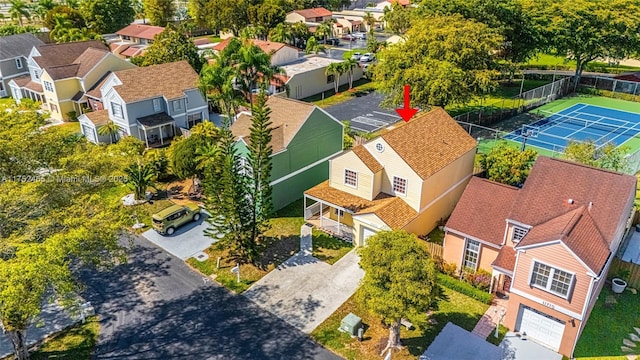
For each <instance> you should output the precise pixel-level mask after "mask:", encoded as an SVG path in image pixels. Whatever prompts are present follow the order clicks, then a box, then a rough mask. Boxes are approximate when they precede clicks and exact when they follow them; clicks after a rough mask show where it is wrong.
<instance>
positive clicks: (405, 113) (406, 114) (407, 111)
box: [396, 85, 418, 122]
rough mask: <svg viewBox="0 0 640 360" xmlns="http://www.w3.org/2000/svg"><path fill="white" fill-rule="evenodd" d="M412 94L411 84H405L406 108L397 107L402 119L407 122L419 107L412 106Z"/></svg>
mask: <svg viewBox="0 0 640 360" xmlns="http://www.w3.org/2000/svg"><path fill="white" fill-rule="evenodd" d="M410 96H411V91H410V89H409V85H405V86H404V108H397V109H396V112H397V113H398V115H400V117H402V120H404V121H405V122H407V121H409V120H410V119H411V117H412V116H413V115H415V114H416V113H417V112H418V109H413V108H411V99H409V97H410Z"/></svg>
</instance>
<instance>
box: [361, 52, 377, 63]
mask: <svg viewBox="0 0 640 360" xmlns="http://www.w3.org/2000/svg"><path fill="white" fill-rule="evenodd" d="M375 57H376V56H375V55H374V54H372V53H366V54H364V55H362V56H361V57H360V61H361V62H371V61H373V59H375Z"/></svg>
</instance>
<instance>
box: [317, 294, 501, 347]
mask: <svg viewBox="0 0 640 360" xmlns="http://www.w3.org/2000/svg"><path fill="white" fill-rule="evenodd" d="M356 298H357V293H356V295H354V296H352V297H351V298H350V299H349V300H347V301H346V302H345V303H344V304H342V306H340V308H338V310H336V311H335V312H334V313H333V314H332V315H331V316H330V317H329V318H328V319H327V320H325V321H324V322H323V323H322V324H320V326H318V327H317V328H316V329H315V330H314V331H313V332H312V333H311V337H312V338H313V339H315V340H316V341H317V342H319V343H320V344H322V345H324V346H326V347H327V348H329V349H331V350H332V351H334V352H336V353H338V354H339V355H341V356H344V357H345V358H347V359H379V358H380V356H379V354H380V351H381V350H382V349H383V348H384V345H385V344H386V339H387V337H388V336H389V330H387V329H386V328H384V327H383V326H382V324H381V323H380V318H379V317H378V316H375V315H372V314H370V313H368V312H367V311H366V310H365V309H364V308H363V307H362V305H361V304H360V303H358V302H357V300H356ZM488 308H489V306H488V305H485V304H483V303H481V302H479V301H476V300H474V299H471V298H470V297H468V296H465V295H462V294H460V293H458V292H455V291H453V290H450V289H447V288H442V291H441V293H440V296H439V298H438V299H437V302H436V306H435V308H434V309H433V314H432V315H431V317H430V319H431V320H432V322H433V323H432V324H428V325H425V326H424V328H421V329H417V328H415V327H414V328H412V329H411V330H407V329H406V328H404V327H402V329H401V333H400V335H401V338H402V343H403V344H404V345H405V348H404V349H402V350H401V351H398V352H394V353H393V359H394V360H397V359H416V358H417V357H418V356H420V355H422V353H423V352H424V351H425V350H426V349H427V347H428V346H429V345H430V344H431V342H432V341H433V340H434V339H435V337H436V335H438V333H440V331H441V330H442V329H443V328H444V326H445V325H446V324H447V322H452V323H454V324H456V325H458V326H460V327H462V328H464V329H466V330H469V331H471V330H473V328H474V327H475V326H476V324H477V323H478V321H479V320H480V318H481V317H482V315H483V314H484V312H485V311H487V309H488ZM350 312H351V313H354V314H356V315H357V316H360V317H361V318H362V322H363V323H364V326H365V332H364V341H362V342H359V341H358V340H357V339H352V338H351V337H350V336H348V335H347V334H345V333H342V332H340V331H338V330H337V329H338V327H339V326H340V321H341V320H342V318H344V317H345V316H346V315H347V314H348V313H350Z"/></svg>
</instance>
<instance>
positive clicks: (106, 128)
mask: <svg viewBox="0 0 640 360" xmlns="http://www.w3.org/2000/svg"><path fill="white" fill-rule="evenodd" d="M118 131H120V128H119V127H118V125H116V123H114V122H113V121H111V120H109V121H108V122H107V123H106V124H104V125H102V126H101V127H99V128H98V135H100V136H109V141H110V142H111V144H113V141H114V137H115V136H116V135H118Z"/></svg>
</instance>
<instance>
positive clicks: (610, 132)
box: [504, 104, 640, 151]
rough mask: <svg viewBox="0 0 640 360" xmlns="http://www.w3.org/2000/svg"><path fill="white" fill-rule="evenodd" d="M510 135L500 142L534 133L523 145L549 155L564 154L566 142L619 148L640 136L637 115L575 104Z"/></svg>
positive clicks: (519, 139)
mask: <svg viewBox="0 0 640 360" xmlns="http://www.w3.org/2000/svg"><path fill="white" fill-rule="evenodd" d="M541 115H543V116H545V117H544V118H542V119H540V120H538V121H536V122H535V123H532V124H530V125H526V126H524V127H523V128H522V129H518V130H515V131H512V132H511V133H509V134H507V135H506V136H505V137H504V138H505V139H509V140H514V141H517V142H522V140H523V137H522V133H523V131H525V132H526V131H532V132H534V133H535V132H537V133H538V134H537V136H530V137H528V138H527V145H532V146H537V147H540V148H544V149H547V150H551V151H564V148H565V147H566V146H567V144H568V143H569V140H576V141H593V142H595V143H596V144H597V145H599V146H600V145H604V144H606V143H607V142H610V143H613V144H615V145H616V146H620V145H621V144H622V143H624V142H625V141H627V140H629V139H631V138H632V137H634V136H636V135H638V133H640V114H636V113H631V112H626V111H621V110H614V109H609V108H605V107H600V106H595V105H587V104H576V105H573V106H571V107H569V108H566V109H564V110H562V111H560V112H557V113H550V114H546V115H545V114H541Z"/></svg>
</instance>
